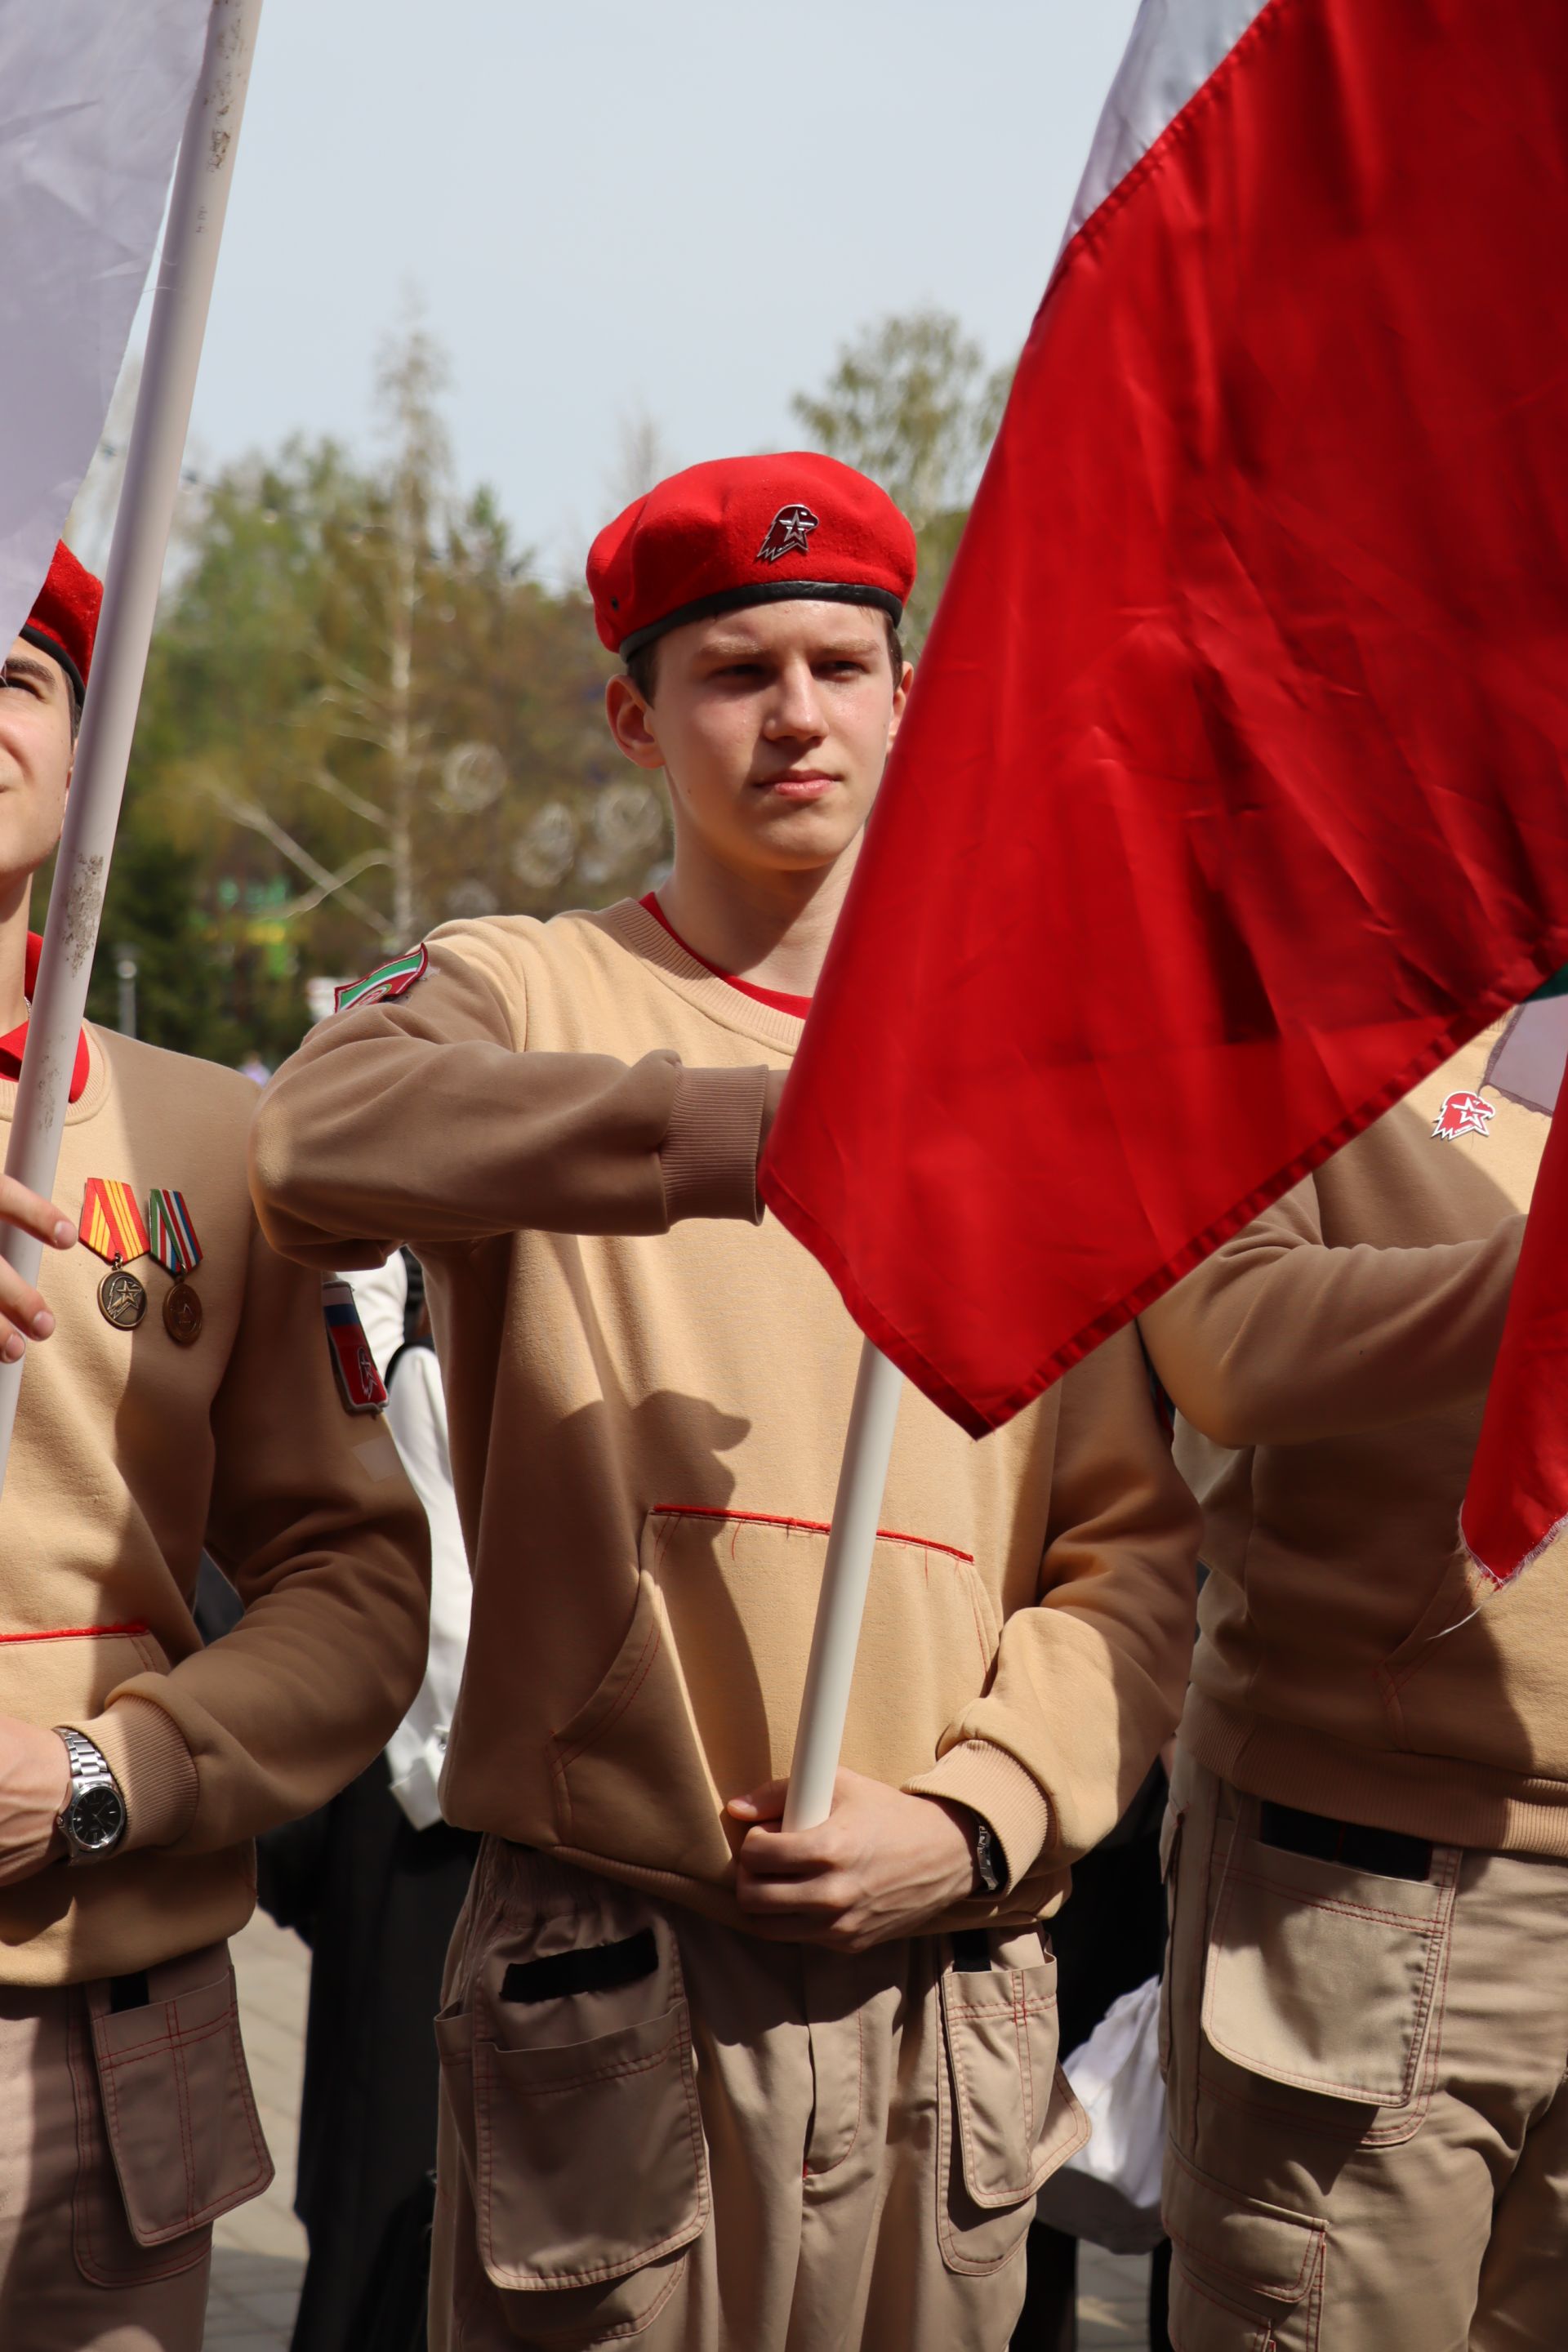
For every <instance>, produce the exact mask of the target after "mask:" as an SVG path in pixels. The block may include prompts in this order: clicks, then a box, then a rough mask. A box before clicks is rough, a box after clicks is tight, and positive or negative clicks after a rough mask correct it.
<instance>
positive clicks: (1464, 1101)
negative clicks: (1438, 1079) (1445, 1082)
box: [1432, 1092, 1497, 1143]
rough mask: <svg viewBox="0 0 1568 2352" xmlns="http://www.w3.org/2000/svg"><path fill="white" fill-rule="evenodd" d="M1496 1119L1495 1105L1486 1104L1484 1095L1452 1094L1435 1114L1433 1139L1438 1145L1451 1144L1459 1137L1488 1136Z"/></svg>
mask: <svg viewBox="0 0 1568 2352" xmlns="http://www.w3.org/2000/svg"><path fill="white" fill-rule="evenodd" d="M1496 1117H1497V1105H1496V1103H1489V1102H1488V1100H1487V1098H1486V1097H1485V1096H1484V1095H1472V1094H1466V1093H1464V1092H1460V1093H1458V1094H1452V1095H1450V1096H1449V1097H1447V1101H1446V1102H1445V1103H1444V1105H1443V1108H1442V1109H1441V1110H1440V1111H1439V1112H1438V1113H1437V1118H1436V1123H1435V1125H1434V1127H1433V1129H1432V1134H1433V1138H1434V1139H1435V1140H1436V1141H1437V1142H1439V1143H1453V1142H1455V1141H1456V1140H1457V1139H1458V1137H1460V1136H1461V1135H1489V1134H1490V1132H1491V1124H1492V1121H1493V1119H1494V1118H1496Z"/></svg>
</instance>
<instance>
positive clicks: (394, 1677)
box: [79, 1231, 429, 1853]
mask: <svg viewBox="0 0 1568 2352" xmlns="http://www.w3.org/2000/svg"><path fill="white" fill-rule="evenodd" d="M213 1428H214V1435H215V1438H216V1464H217V1466H216V1478H215V1483H214V1488H213V1494H212V1499H211V1507H210V1514H209V1518H208V1523H207V1538H206V1540H207V1549H209V1550H210V1551H211V1553H212V1555H213V1557H214V1558H215V1559H216V1560H217V1562H218V1564H219V1566H220V1567H222V1568H223V1569H224V1570H225V1571H226V1574H227V1575H228V1576H229V1577H230V1579H231V1580H232V1581H233V1582H234V1584H235V1586H236V1587H237V1591H238V1592H239V1596H240V1598H241V1600H242V1601H244V1602H245V1605H246V1606H245V1614H244V1616H243V1617H242V1618H241V1619H240V1621H239V1622H238V1624H237V1625H236V1626H235V1627H234V1629H233V1630H232V1631H231V1632H230V1633H226V1634H225V1636H224V1637H223V1639H222V1640H221V1641H219V1642H215V1643H212V1645H211V1646H210V1647H209V1648H207V1649H205V1650H198V1651H196V1652H195V1654H193V1655H192V1656H190V1657H186V1658H184V1659H182V1660H181V1661H180V1662H179V1663H178V1664H176V1665H175V1666H174V1670H173V1672H172V1673H170V1674H167V1675H158V1674H144V1675H137V1676H135V1677H134V1678H133V1679H132V1680H131V1681H129V1682H126V1683H123V1684H121V1685H120V1687H119V1688H118V1689H117V1690H115V1691H112V1692H111V1693H110V1696H109V1699H108V1702H107V1704H106V1706H105V1707H104V1710H103V1712H102V1714H101V1715H100V1716H98V1717H95V1718H93V1719H92V1720H90V1721H86V1720H84V1721H83V1722H81V1723H80V1725H79V1728H80V1729H81V1730H83V1731H85V1732H86V1733H87V1735H88V1737H89V1738H90V1739H92V1740H94V1741H96V1742H97V1744H98V1746H99V1747H100V1748H101V1749H102V1751H103V1753H104V1755H105V1756H106V1757H107V1759H108V1760H109V1763H110V1768H111V1769H112V1770H113V1772H114V1774H115V1777H116V1779H117V1780H119V1782H120V1785H121V1790H122V1792H123V1794H124V1797H125V1804H126V1812H127V1816H128V1827H127V1833H126V1843H127V1845H128V1846H142V1845H157V1846H171V1847H174V1848H175V1849H176V1850H177V1851H180V1852H183V1853H209V1852H212V1851H214V1850H216V1849H219V1848H222V1847H226V1846H232V1845H235V1844H237V1843H240V1842H241V1841H242V1840H244V1839H247V1838H249V1837H252V1836H254V1835H255V1834H256V1833H257V1832H258V1831H261V1830H264V1829H268V1828H270V1827H271V1826H272V1825H273V1824H275V1823H276V1822H284V1821H289V1820H291V1819H293V1818H294V1817H295V1816H296V1815H298V1814H300V1813H305V1812H309V1811H310V1810H311V1808H312V1807H313V1806H316V1805H319V1804H322V1803H324V1802H325V1801H326V1800H327V1798H329V1797H330V1796H331V1795H333V1794H334V1793H335V1792H336V1791H337V1790H339V1789H341V1788H342V1787H343V1786H344V1784H345V1783H346V1782H347V1781H349V1780H352V1779H353V1776H354V1774H355V1773H356V1772H359V1771H362V1770H363V1769H364V1767H365V1766H366V1765H367V1764H368V1763H369V1762H370V1761H371V1759H372V1758H373V1757H374V1755H375V1754H376V1753H377V1752H378V1750H379V1749H380V1748H382V1747H383V1746H384V1744H385V1742H386V1740H387V1739H388V1738H390V1737H391V1734H392V1732H393V1731H394V1729H395V1727H396V1726H397V1724H398V1723H399V1722H400V1721H401V1720H402V1718H403V1716H404V1714H405V1710H406V1709H407V1706H408V1705H409V1703H410V1701H411V1700H412V1698H413V1696H414V1694H415V1692H416V1690H417V1688H418V1686H419V1681H420V1677H421V1675H423V1673H424V1669H425V1651H426V1631H427V1623H428V1591H429V1536H428V1532H427V1530H426V1523H425V1515H424V1513H423V1512H422V1511H421V1509H420V1507H419V1505H418V1502H417V1501H416V1497H415V1496H414V1493H413V1490H412V1488H411V1487H410V1486H409V1485H408V1482H407V1480H406V1478H405V1476H404V1475H403V1469H402V1465H401V1464H400V1463H399V1461H398V1457H397V1450H396V1447H395V1445H394V1444H393V1442H392V1439H391V1437H390V1436H389V1435H388V1434H387V1433H386V1430H385V1429H384V1426H383V1424H382V1423H381V1421H380V1420H379V1419H378V1418H371V1417H370V1416H366V1415H355V1414H351V1413H349V1412H347V1411H346V1410H345V1409H344V1407H343V1404H342V1401H341V1399H340V1397H339V1394H338V1390H337V1384H336V1381H335V1379H334V1377H333V1374H332V1370H331V1356H330V1353H329V1350H328V1345H327V1339H326V1332H325V1327H324V1324H323V1321H322V1314H321V1280H320V1277H319V1276H316V1275H314V1274H309V1273H306V1272H305V1271H303V1270H302V1269H301V1268H300V1267H298V1266H294V1265H288V1264H286V1263H285V1262H284V1261H283V1260H282V1259H280V1258H279V1257H278V1256H277V1255H275V1253H274V1252H273V1251H272V1250H271V1249H270V1248H269V1247H268V1244H267V1242H266V1241H265V1240H264V1238H263V1237H262V1235H261V1234H260V1233H259V1232H258V1231H257V1232H254V1234H253V1240H252V1244H251V1248H250V1254H249V1263H248V1265H247V1274H246V1288H245V1305H244V1312H243V1315H242V1318H241V1321H240V1328H239V1334H238V1337H237V1340H236V1343H235V1348H234V1352H233V1354H232V1356H231V1357H230V1360H229V1363H228V1366H227V1369H226V1372H225V1375H224V1379H223V1381H222V1384H221V1386H220V1388H219V1390H218V1393H217V1396H216V1400H215V1402H214V1407H213Z"/></svg>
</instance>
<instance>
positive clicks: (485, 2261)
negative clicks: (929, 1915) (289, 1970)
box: [430, 1838, 1086, 2352]
mask: <svg viewBox="0 0 1568 2352" xmlns="http://www.w3.org/2000/svg"><path fill="white" fill-rule="evenodd" d="M953 1957H954V1948H953V1946H952V1944H951V1943H950V1942H949V1940H948V1939H947V1938H946V1937H930V1938H916V1939H911V1940H910V1941H906V1942H901V1943H897V1944H889V1945H886V1946H883V1947H882V1948H879V1949H878V1950H875V1951H871V1952H868V1953H866V1954H864V1955H862V1956H859V1957H858V1958H843V1957H839V1956H837V1955H833V1954H830V1953H826V1952H823V1951H818V1950H815V1949H812V1948H807V1947H805V1946H802V1945H784V1944H764V1943H760V1942H758V1941H757V1940H756V1939H755V1938H753V1937H746V1936H742V1935H739V1934H736V1933H734V1932H733V1931H731V1930H730V1929H728V1928H724V1927H717V1926H714V1925H713V1924H711V1923H710V1922H709V1921H706V1920H703V1919H700V1918H698V1917H697V1916H695V1915H694V1914H692V1913H690V1912H688V1911H685V1910H683V1909H681V1908H680V1907H679V1906H675V1905H664V1904H661V1903H658V1902H657V1901H654V1900H651V1899H650V1898H648V1897H647V1896H645V1895H640V1894H638V1893H637V1892H636V1891H635V1890H633V1889H631V1888H629V1887H625V1886H619V1885H615V1884H613V1883H612V1882H611V1881H610V1880H608V1879H604V1878H600V1877H597V1876H595V1875H591V1874H587V1873H585V1872H582V1871H577V1870H573V1869H571V1868H568V1867H567V1866H565V1865H564V1864H560V1863H556V1862H552V1861H551V1860H549V1859H547V1858H545V1857H543V1856H541V1855H538V1854H531V1853H524V1852H522V1851H521V1850H519V1849H517V1848H514V1847H510V1846H508V1845H506V1844H504V1843H501V1842H500V1841H499V1840H496V1839H493V1838H492V1839H487V1840H486V1842H485V1844H484V1847H483V1850H482V1852H481V1853H480V1857H479V1864H478V1867H477V1870H476V1872H475V1877H474V1884H473V1887H472V1890H471V1892H470V1894H469V1897H468V1906H467V1908H466V1910H465V1911H464V1914H463V1916H462V1918H461V1919H460V1920H459V1921H458V1931H457V1935H456V1937H455V1938H454V1940H453V1945H452V1953H451V1958H450V1960H449V1962H448V1965H447V1988H446V1990H447V1999H446V2002H445V2006H444V2007H443V2009H442V2011H441V2014H440V2017H439V2018H438V2020H437V2042H438V2043H439V2045H440V2051H441V2058H442V2075H443V2084H442V2108H441V2147H440V2159H439V2179H440V2189H439V2194H438V2197H437V2212H436V2241H435V2254H434V2263H433V2275H432V2281H431V2329H430V2341H431V2346H432V2352H489V2347H500V2346H503V2345H504V2346H506V2347H516V2346H517V2345H519V2344H522V2345H531V2346H536V2347H554V2348H555V2352H559V2347H568V2346H570V2347H574V2352H577V2347H587V2346H591V2345H605V2344H625V2343H627V2342H630V2343H632V2344H634V2345H635V2346H636V2347H637V2352H856V2348H857V2347H882V2352H1005V2346H1006V2343H1007V2339H1008V2336H1009V2335H1010V2334H1011V2332H1012V2327H1013V2323H1014V2321H1015V2319H1016V2316H1017V2314H1018V2311H1019V2308H1020V2306H1021V2305H1022V2301H1023V2294H1024V2242H1025V2239H1026V2236H1027V2233H1028V2226H1029V2221H1030V2218H1031V2215H1032V2213H1033V2210H1034V2199H1035V2191H1036V2189H1037V2187H1038V2186H1039V2183H1040V2182H1041V2180H1043V2179H1045V2177H1046V2175H1047V2173H1048V2172H1050V2171H1052V2170H1054V2169H1055V2168H1056V2166H1057V2165H1058V2163H1060V2162H1063V2161H1065V2159H1066V2158H1067V2157H1068V2155H1069V2154H1070V2153H1071V2152H1072V2150H1073V2149H1074V2148H1075V2147H1078V2146H1079V2145H1080V2144H1081V2142H1082V2140H1083V2138H1084V2137H1085V2136H1086V2126H1085V2125H1084V2124H1083V2121H1082V2116H1081V2112H1080V2111H1079V2109H1078V2107H1077V2106H1076V2105H1075V2104H1074V2102H1073V2100H1072V2095H1071V2094H1070V2092H1069V2091H1068V2088H1067V2085H1066V2082H1065V2079H1064V2078H1063V2077H1062V2075H1061V2074H1060V2073H1059V2071H1058V2066H1057V2015H1056V1963H1055V1960H1054V1959H1053V1958H1051V1957H1050V1956H1049V1953H1048V1950H1047V1948H1044V1947H1043V1946H1042V1943H1041V1939H1040V1937H1039V1936H1038V1934H1037V1932H1035V1931H1031V1932H1029V1933H1028V1934H1026V1935H1009V1936H1006V1937H992V1938H990V1939H989V1943H988V1944H986V1943H984V1942H982V1944H981V1945H980V1947H979V1948H978V1949H976V1948H974V1947H973V1946H966V1947H963V1948H962V1949H961V1953H960V1957H961V1958H963V1960H965V1961H967V1962H969V1963H971V1965H970V1966H969V1967H967V1968H963V1969H960V1968H955V1966H954V1965H953ZM976 1961H978V1966H975V1965H973V1964H974V1963H975V1962H976Z"/></svg>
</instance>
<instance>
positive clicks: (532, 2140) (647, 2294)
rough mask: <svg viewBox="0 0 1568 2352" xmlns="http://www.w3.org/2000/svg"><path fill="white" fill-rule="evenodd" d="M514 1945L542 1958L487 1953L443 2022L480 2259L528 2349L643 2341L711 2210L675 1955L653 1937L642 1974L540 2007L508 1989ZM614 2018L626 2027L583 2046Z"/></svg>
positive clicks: (440, 2037) (508, 1950)
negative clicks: (637, 2337) (512, 1996)
mask: <svg viewBox="0 0 1568 2352" xmlns="http://www.w3.org/2000/svg"><path fill="white" fill-rule="evenodd" d="M653 1934H654V1931H653V1930H651V1929H647V1928H644V1929H638V1930H637V1931H635V1934H634V1937H631V1938H628V1939H627V1940H628V1941H636V1940H637V1939H639V1938H640V1937H641V1936H643V1935H647V1936H649V1937H650V1938H651V1937H652V1936H653ZM590 1940H593V1938H592V1937H590ZM514 1948H515V1950H516V1952H517V1953H518V1954H520V1955H521V1954H524V1953H526V1955H527V1957H528V1958H529V1959H530V1960H532V1959H534V1958H535V1957H536V1954H535V1938H534V1937H533V1936H532V1935H531V1934H524V1935H523V1936H522V1937H521V1938H519V1939H518V1940H517V1942H516V1944H515V1947H514V1946H512V1945H510V1944H501V1945H498V1946H496V1947H495V1948H491V1949H490V1950H489V1951H488V1952H487V1953H486V1954H485V1955H484V1956H483V1958H482V1962H481V1966H480V1969H479V1976H478V1978H477V1979H476V1981H475V1984H474V1987H473V1990H472V1991H471V1994H470V1995H469V1996H468V1998H467V1999H463V2000H458V2001H455V2002H454V2003H453V2004H452V2005H451V2006H450V2007H449V2008H448V2009H447V2010H446V2011H443V2013H442V2014H441V2015H440V2016H439V2017H438V2018H437V2021H436V2038H437V2045H438V2048H439V2050H440V2053H441V2061H442V2066H443V2070H444V2074H445V2077H446V2094H447V2102H448V2106H449V2109H450V2113H451V2116H452V2118H453V2121H454V2123H455V2124H456V2126H457V2131H458V2139H459V2141H460V2143H461V2146H462V2149H463V2157H464V2163H465V2168H466V2170H467V2173H468V2183H469V2187H470V2190H471V2193H472V2200H473V2210H474V2226H475V2236H476V2241H477V2247H478V2252H479V2260H480V2263H482V2264H483V2267H484V2272H485V2275H486V2277H487V2278H488V2279H489V2284H490V2285H491V2286H492V2287H493V2288H495V2289H497V2290H499V2291H500V2294H501V2295H502V2296H503V2298H504V2301H505V2305H506V2308H507V2314H508V2324H509V2326H511V2327H513V2329H514V2331H515V2332H516V2333H517V2334H519V2335H520V2336H523V2337H525V2338H526V2339H527V2340H528V2341H530V2342H533V2343H540V2344H548V2343H555V2342H557V2341H561V2342H563V2343H565V2342H568V2341H569V2342H570V2343H572V2344H573V2345H574V2346H577V2345H584V2346H585V2345H589V2344H597V2343H600V2342H603V2341H605V2340H607V2339H608V2338H611V2337H614V2336H629V2335H634V2334H636V2333H637V2332H638V2331H639V2330H640V2329H641V2328H643V2327H645V2326H647V2325H649V2323H650V2322H651V2321H652V2320H653V2319H654V2318H655V2317H656V2316H657V2315H658V2311H659V2310H660V2309H661V2308H662V2307H663V2305H664V2304H665V2303H666V2302H667V2301H668V2298H669V2296H670V2295H671V2294H673V2293H674V2291H675V2288H676V2286H677V2285H678V2284H679V2278H680V2274H681V2271H682V2269H683V2267H684V2250H685V2248H686V2247H687V2246H689V2244H690V2243H691V2242H692V2241H693V2239H695V2238H697V2237H698V2236H699V2235H700V2233H701V2231H702V2230H703V2228H704V2227H705V2225H706V2223H707V2220H708V2214H709V2207H710V2189H709V2178H708V2158H707V2149H706V2145H705V2143H704V2140H703V2136H702V2122H701V2116H700V2110H699V2107H698V2101H697V2079H696V2068H695V2064H694V2062H693V2057H692V2049H691V2029H690V2021H689V2013H688V2010H687V2004H686V2000H685V1997H684V1994H683V1993H682V1991H681V1990H680V1977H679V1958H678V1957H677V1955H676V1954H675V1951H674V1948H673V1946H672V1945H671V1944H670V1943H669V1942H668V1937H666V1936H665V1934H664V1933H663V1931H662V1930H660V1931H658V1962H657V1966H655V1967H653V1968H652V1969H649V1970H648V1972H647V1973H646V1974H639V1975H638V1976H637V1977H636V1978H635V1979H632V1980H630V1981H628V1982H627V1983H626V1984H625V1985H624V1986H622V1987H621V1988H619V1989H618V1990H611V1991H608V1992H594V1993H591V1994H589V1995H587V1996H586V1997H585V1999H581V2000H552V2001H550V2002H549V2003H548V2004H544V2005H542V2006H540V2007H539V2008H537V2009H535V2008H531V2007H529V2006H527V2005H520V2004H518V2003H515V2002H509V2001H508V2000H506V1999H505V1998H504V1995H503V1993H502V1990H501V1989H502V1988H503V1987H504V1984H505V1982H506V1971H507V1966H508V1963H509V1960H510V1958H511V1955H512V1951H513V1949H514ZM564 1957H566V1958H570V1957H572V1952H571V1948H568V1949H567V1952H566V1954H565V1955H564ZM611 2017H619V2018H620V2019H623V2020H624V2022H618V2023H616V2024H615V2025H613V2026H611V2027H610V2029H609V2030H608V2031H605V2032H594V2033H591V2034H589V2035H587V2036H586V2037H585V2038H582V2039H579V2038H577V2036H578V2035H579V2034H581V2033H582V2030H583V2026H584V2024H586V2023H593V2024H598V2025H604V2024H605V2021H606V2020H607V2019H609V2018H611ZM533 2033H537V2034H538V2035H539V2036H540V2038H539V2039H538V2040H537V2041H531V2040H530V2039H529V2037H530V2035H531V2034H533ZM561 2037H569V2038H561Z"/></svg>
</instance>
